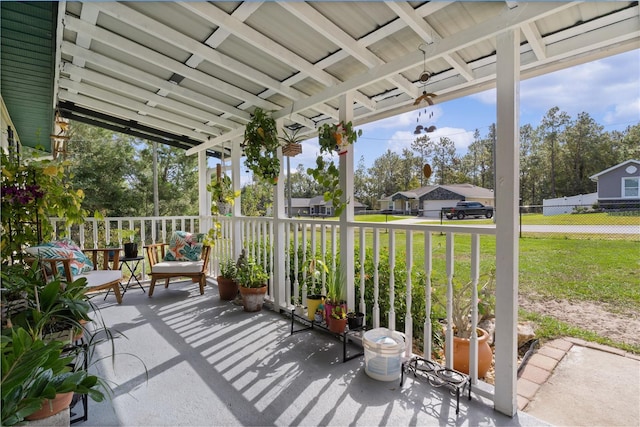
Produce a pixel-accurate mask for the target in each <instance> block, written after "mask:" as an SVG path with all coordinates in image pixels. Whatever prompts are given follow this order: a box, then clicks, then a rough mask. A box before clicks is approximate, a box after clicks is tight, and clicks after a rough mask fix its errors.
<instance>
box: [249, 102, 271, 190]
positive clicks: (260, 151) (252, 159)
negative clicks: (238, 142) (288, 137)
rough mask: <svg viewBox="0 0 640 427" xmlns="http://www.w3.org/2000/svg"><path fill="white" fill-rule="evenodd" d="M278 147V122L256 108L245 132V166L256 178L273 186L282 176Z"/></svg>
mask: <svg viewBox="0 0 640 427" xmlns="http://www.w3.org/2000/svg"><path fill="white" fill-rule="evenodd" d="M278 147H280V142H279V140H278V129H277V127H276V121H275V120H274V119H273V117H271V114H268V113H267V112H265V111H263V110H262V109H261V108H256V109H255V110H254V112H253V117H252V118H251V121H250V122H249V123H247V125H246V127H245V130H244V154H245V156H246V160H245V164H246V166H247V167H248V168H249V169H250V170H251V171H252V172H253V173H254V175H255V176H257V177H259V178H261V179H264V180H266V181H268V182H270V183H271V184H276V183H277V182H278V176H279V175H280V160H279V159H278Z"/></svg>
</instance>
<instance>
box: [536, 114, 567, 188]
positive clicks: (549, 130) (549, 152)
mask: <svg viewBox="0 0 640 427" xmlns="http://www.w3.org/2000/svg"><path fill="white" fill-rule="evenodd" d="M568 123H569V115H568V114H567V113H565V112H560V109H559V108H558V107H553V108H551V109H550V110H549V111H548V112H547V114H546V115H545V116H544V117H543V118H542V123H541V124H540V133H541V135H542V140H543V144H544V150H545V151H546V157H547V162H548V165H549V179H550V181H551V182H550V190H549V196H550V197H552V198H553V197H557V189H556V181H557V177H556V169H557V167H558V152H559V150H560V149H561V146H562V144H563V139H562V138H563V136H564V135H563V132H564V129H565V127H566V126H567V124H568Z"/></svg>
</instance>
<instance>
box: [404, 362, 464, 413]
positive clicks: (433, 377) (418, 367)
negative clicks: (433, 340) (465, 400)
mask: <svg viewBox="0 0 640 427" xmlns="http://www.w3.org/2000/svg"><path fill="white" fill-rule="evenodd" d="M405 372H406V373H408V372H412V373H413V377H414V378H416V379H422V380H425V381H427V382H428V383H429V385H431V386H432V387H447V388H449V390H450V392H451V394H452V395H454V396H455V397H456V415H457V414H458V413H460V394H462V393H464V389H465V388H468V389H469V400H471V379H470V378H469V376H468V375H466V374H463V373H462V372H458V371H456V370H454V369H449V368H445V367H444V366H442V365H440V364H438V363H436V362H434V361H432V360H427V359H424V358H422V357H419V356H416V357H413V358H412V359H410V360H408V361H406V362H404V363H403V364H402V374H401V376H400V387H402V385H403V384H404V376H405Z"/></svg>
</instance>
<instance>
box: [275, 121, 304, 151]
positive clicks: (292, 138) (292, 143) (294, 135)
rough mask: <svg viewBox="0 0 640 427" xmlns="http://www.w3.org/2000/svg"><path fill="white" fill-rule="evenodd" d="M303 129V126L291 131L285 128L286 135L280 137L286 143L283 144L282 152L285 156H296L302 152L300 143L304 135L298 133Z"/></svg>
mask: <svg viewBox="0 0 640 427" xmlns="http://www.w3.org/2000/svg"><path fill="white" fill-rule="evenodd" d="M301 130H302V128H301V127H300V128H298V129H294V130H291V131H289V132H287V131H286V130H285V131H284V135H283V136H281V137H280V138H279V139H280V141H282V143H283V144H284V145H283V146H282V154H283V155H284V156H287V157H295V156H297V155H298V154H300V153H302V145H300V143H301V142H302V141H303V140H304V137H303V136H300V135H298V133H299V132H300V131H301Z"/></svg>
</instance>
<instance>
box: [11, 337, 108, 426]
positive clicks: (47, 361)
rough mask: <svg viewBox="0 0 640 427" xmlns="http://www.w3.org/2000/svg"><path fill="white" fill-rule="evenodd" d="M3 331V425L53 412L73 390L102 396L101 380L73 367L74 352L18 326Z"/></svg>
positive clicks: (63, 405)
mask: <svg viewBox="0 0 640 427" xmlns="http://www.w3.org/2000/svg"><path fill="white" fill-rule="evenodd" d="M3 332H5V333H3V335H2V337H1V338H0V339H1V346H2V382H1V387H0V389H1V396H2V409H1V411H2V417H1V418H2V425H3V426H8V425H15V424H19V423H22V422H23V420H25V419H27V420H33V419H42V418H46V417H49V416H52V415H55V414H56V413H58V412H60V411H62V410H64V409H66V408H67V407H68V406H69V404H70V403H71V399H72V398H73V393H74V392H75V393H81V394H88V395H89V396H90V397H91V398H92V399H93V400H94V401H96V402H101V401H102V400H104V393H103V392H102V391H101V390H100V389H99V388H101V387H105V386H104V384H103V383H102V382H101V381H100V380H99V378H98V377H96V376H95V375H90V374H89V373H88V372H87V371H86V370H83V369H76V370H73V369H72V367H71V366H72V365H73V360H74V358H75V356H74V355H72V354H71V355H69V354H67V353H65V350H64V344H63V343H62V342H60V341H51V342H44V341H43V340H41V339H39V338H35V339H34V338H33V337H32V336H31V334H29V333H28V332H27V331H26V330H25V329H23V328H20V327H18V328H14V329H12V330H9V331H3ZM105 390H107V389H106V388H105ZM59 401H61V402H60V403H59Z"/></svg>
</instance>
